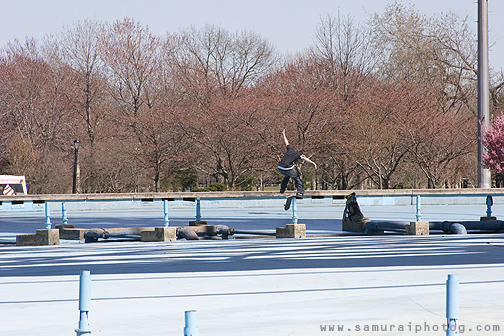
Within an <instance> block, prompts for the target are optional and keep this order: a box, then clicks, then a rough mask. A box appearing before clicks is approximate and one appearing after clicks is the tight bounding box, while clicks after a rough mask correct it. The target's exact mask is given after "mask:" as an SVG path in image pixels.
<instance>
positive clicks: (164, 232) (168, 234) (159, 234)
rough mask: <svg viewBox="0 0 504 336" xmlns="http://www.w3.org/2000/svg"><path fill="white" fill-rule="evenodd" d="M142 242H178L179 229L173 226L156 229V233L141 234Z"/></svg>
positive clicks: (148, 231)
mask: <svg viewBox="0 0 504 336" xmlns="http://www.w3.org/2000/svg"><path fill="white" fill-rule="evenodd" d="M140 240H141V241H143V242H165V241H175V240H177V228H176V227H173V226H164V227H156V228H154V231H150V230H146V231H141V232H140Z"/></svg>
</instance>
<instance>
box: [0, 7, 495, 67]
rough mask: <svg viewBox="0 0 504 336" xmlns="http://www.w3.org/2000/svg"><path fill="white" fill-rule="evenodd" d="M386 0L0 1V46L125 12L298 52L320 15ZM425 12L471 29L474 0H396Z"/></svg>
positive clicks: (155, 23) (356, 12)
mask: <svg viewBox="0 0 504 336" xmlns="http://www.w3.org/2000/svg"><path fill="white" fill-rule="evenodd" d="M387 2H388V0H346V1H343V0H305V1H301V0H254V1H242V0H79V1H77V0H0V47H2V46H4V45H5V44H6V43H7V42H8V41H13V40H14V39H16V38H17V39H20V40H22V41H23V40H24V39H25V38H26V37H35V38H36V39H41V38H42V37H43V36H44V35H45V34H52V33H59V32H60V31H61V30H62V28H63V26H65V25H71V24H73V23H75V22H76V21H78V20H82V19H98V20H101V21H105V22H111V21H115V20H122V19H124V18H125V17H130V18H132V19H135V20H136V21H139V22H140V23H141V24H143V25H148V26H149V28H150V29H151V31H152V32H154V33H155V34H158V35H164V34H165V33H166V32H176V31H178V30H179V29H180V28H186V27H189V26H191V25H194V26H196V27H198V28H199V27H202V26H204V25H205V24H206V23H208V24H214V25H220V26H221V27H222V28H224V29H226V30H228V31H232V32H234V31H241V30H244V29H246V30H251V31H254V32H256V33H258V34H260V35H261V36H263V37H265V38H267V39H268V40H270V42H272V43H273V44H274V45H275V46H276V47H277V49H278V50H279V51H280V52H284V53H286V52H298V51H302V50H303V49H304V48H306V47H308V46H310V45H312V44H313V34H314V31H315V29H316V27H317V24H318V23H319V22H320V18H321V17H323V16H325V15H327V14H334V15H336V14H337V13H338V10H339V12H340V14H342V15H347V14H350V15H351V16H353V17H354V18H355V20H356V21H357V22H362V23H364V22H365V20H366V19H367V18H368V17H369V16H370V15H371V14H373V13H376V12H378V13H382V12H383V10H384V8H385V6H386V4H387ZM402 3H403V4H406V5H408V4H413V5H414V6H415V8H416V9H417V10H419V11H420V12H422V13H425V14H428V15H434V14H439V13H447V12H450V11H451V12H454V13H457V14H459V15H460V16H461V17H466V16H467V17H468V18H469V20H470V21H472V22H474V31H475V32H476V29H477V22H476V21H477V9H478V5H477V0H402ZM488 8H489V29H490V43H492V42H494V43H495V45H494V46H493V47H492V48H491V50H490V65H491V66H494V67H496V68H504V20H503V19H502V16H503V15H504V0H488Z"/></svg>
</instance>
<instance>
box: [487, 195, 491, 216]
mask: <svg viewBox="0 0 504 336" xmlns="http://www.w3.org/2000/svg"><path fill="white" fill-rule="evenodd" d="M486 205H487V210H486V214H487V217H492V205H493V198H492V196H491V195H488V196H487V197H486Z"/></svg>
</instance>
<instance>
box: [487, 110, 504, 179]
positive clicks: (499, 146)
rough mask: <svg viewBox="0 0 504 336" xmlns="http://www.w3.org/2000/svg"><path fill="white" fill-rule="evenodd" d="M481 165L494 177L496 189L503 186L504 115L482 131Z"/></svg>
mask: <svg viewBox="0 0 504 336" xmlns="http://www.w3.org/2000/svg"><path fill="white" fill-rule="evenodd" d="M482 141H483V145H484V146H485V147H486V149H487V153H486V154H483V164H484V165H485V167H486V168H489V169H490V170H491V172H492V174H493V175H494V178H495V183H496V186H497V187H502V186H504V115H501V116H499V117H497V118H495V119H494V120H493V122H492V126H491V127H489V128H487V129H485V130H483V139H482Z"/></svg>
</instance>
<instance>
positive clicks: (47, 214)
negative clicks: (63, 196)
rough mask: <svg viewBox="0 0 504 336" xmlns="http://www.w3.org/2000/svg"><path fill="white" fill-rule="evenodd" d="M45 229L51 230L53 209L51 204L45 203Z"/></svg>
mask: <svg viewBox="0 0 504 336" xmlns="http://www.w3.org/2000/svg"><path fill="white" fill-rule="evenodd" d="M45 218H46V220H45V228H46V229H47V230H49V229H50V228H51V224H52V223H51V207H50V206H49V202H47V201H46V202H45Z"/></svg>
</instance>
